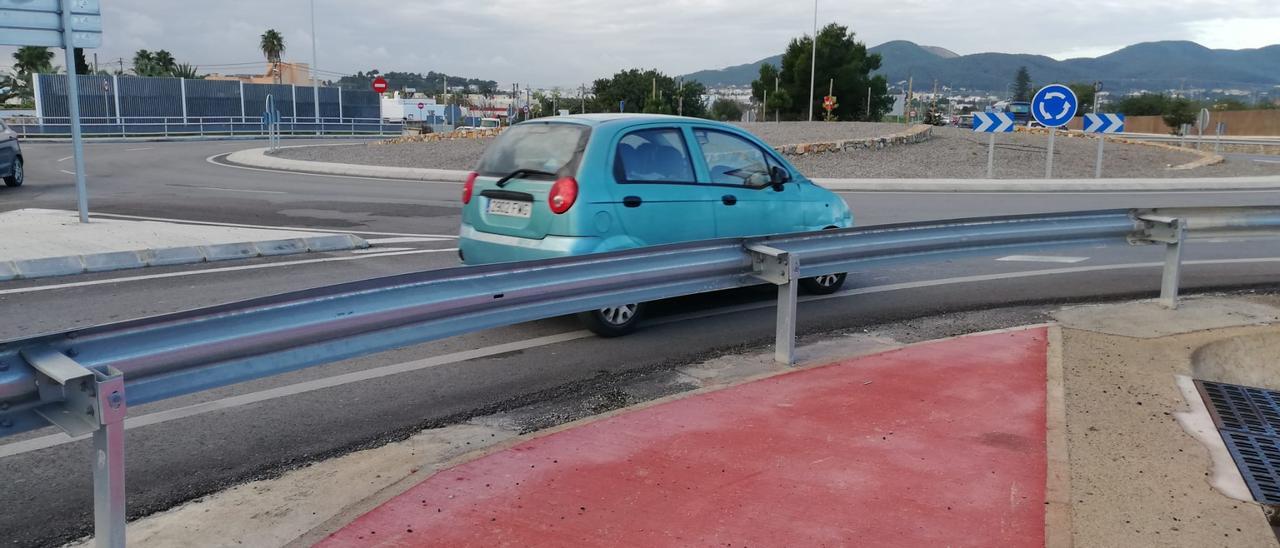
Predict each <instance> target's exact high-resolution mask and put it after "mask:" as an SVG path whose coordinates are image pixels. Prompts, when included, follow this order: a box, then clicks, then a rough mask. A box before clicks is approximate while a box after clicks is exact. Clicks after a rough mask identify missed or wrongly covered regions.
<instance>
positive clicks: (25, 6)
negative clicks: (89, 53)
mask: <svg viewBox="0 0 1280 548" xmlns="http://www.w3.org/2000/svg"><path fill="white" fill-rule="evenodd" d="M64 3H65V4H67V5H68V6H69V7H70V12H71V13H70V20H71V23H70V27H71V28H70V33H69V34H70V35H71V43H72V45H73V46H74V47H78V48H97V47H100V46H102V17H101V15H100V14H101V6H100V5H99V0H0V45H4V46H43V47H47V48H60V47H63V46H64V45H66V42H64V41H63V39H62V31H63V24H62V4H64Z"/></svg>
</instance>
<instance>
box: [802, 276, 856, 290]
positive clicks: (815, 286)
mask: <svg viewBox="0 0 1280 548" xmlns="http://www.w3.org/2000/svg"><path fill="white" fill-rule="evenodd" d="M846 277H847V274H844V273H843V272H842V273H840V274H826V275H823V276H814V277H812V278H805V279H803V280H800V287H801V288H803V289H804V290H805V292H806V293H809V294H812V295H830V294H832V293H835V292H837V291H840V288H841V287H844V279H845V278H846Z"/></svg>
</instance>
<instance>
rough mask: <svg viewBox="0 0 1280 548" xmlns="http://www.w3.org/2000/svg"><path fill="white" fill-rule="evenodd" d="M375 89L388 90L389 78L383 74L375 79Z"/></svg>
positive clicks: (380, 91)
mask: <svg viewBox="0 0 1280 548" xmlns="http://www.w3.org/2000/svg"><path fill="white" fill-rule="evenodd" d="M373 91H376V92H378V93H382V92H384V91H387V79H386V78H383V77H381V76H379V77H377V78H374V79H373Z"/></svg>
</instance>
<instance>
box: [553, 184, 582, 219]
mask: <svg viewBox="0 0 1280 548" xmlns="http://www.w3.org/2000/svg"><path fill="white" fill-rule="evenodd" d="M576 201H578V181H576V180H574V178H573V177H564V178H561V179H560V180H559V181H556V183H555V184H554V185H551V194H550V195H548V196H547V205H549V206H551V212H552V213H555V214H556V215H559V214H561V213H564V212H566V211H569V208H571V207H573V203H574V202H576Z"/></svg>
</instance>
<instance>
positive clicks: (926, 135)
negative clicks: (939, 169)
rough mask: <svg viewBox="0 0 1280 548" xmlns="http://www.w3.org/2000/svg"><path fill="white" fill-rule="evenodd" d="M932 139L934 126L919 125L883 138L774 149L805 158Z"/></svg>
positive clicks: (846, 140) (806, 144) (787, 146)
mask: <svg viewBox="0 0 1280 548" xmlns="http://www.w3.org/2000/svg"><path fill="white" fill-rule="evenodd" d="M932 138H933V126H931V125H928V124H918V125H915V126H912V127H911V128H909V129H907V130H906V131H903V132H900V133H894V134H892V135H884V136H881V137H867V138H864V139H845V140H842V141H826V142H820V143H801V144H796V145H782V146H777V147H774V150H777V151H778V152H780V153H782V154H785V155H788V156H804V155H806V154H824V153H828V152H846V151H850V150H879V149H882V148H888V147H891V146H899V145H911V144H915V143H922V142H924V141H928V140H929V139H932Z"/></svg>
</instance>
